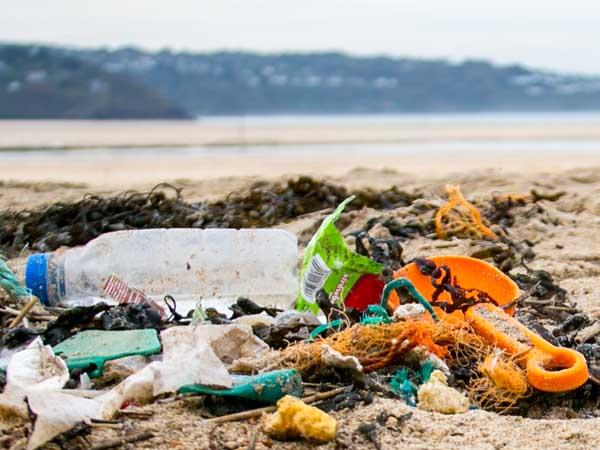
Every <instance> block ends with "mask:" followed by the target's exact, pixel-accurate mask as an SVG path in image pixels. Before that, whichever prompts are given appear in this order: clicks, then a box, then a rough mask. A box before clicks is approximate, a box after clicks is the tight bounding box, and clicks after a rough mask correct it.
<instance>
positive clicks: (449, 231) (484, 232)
mask: <svg viewBox="0 0 600 450" xmlns="http://www.w3.org/2000/svg"><path fill="white" fill-rule="evenodd" d="M446 194H447V195H448V202H447V203H446V204H445V205H443V206H442V207H441V208H440V209H439V210H438V211H437V213H436V214H435V231H436V234H437V236H438V238H440V239H447V238H449V237H450V236H458V237H470V238H474V239H482V238H484V237H485V238H488V239H498V236H497V235H496V233H494V232H493V231H492V230H491V229H490V228H489V227H488V226H486V225H485V224H484V223H483V220H482V218H481V214H480V212H479V210H478V209H477V208H475V206H473V205H472V204H471V203H469V202H468V201H467V200H465V198H464V197H463V195H462V193H461V192H460V187H459V186H454V185H450V184H449V185H447V186H446Z"/></svg>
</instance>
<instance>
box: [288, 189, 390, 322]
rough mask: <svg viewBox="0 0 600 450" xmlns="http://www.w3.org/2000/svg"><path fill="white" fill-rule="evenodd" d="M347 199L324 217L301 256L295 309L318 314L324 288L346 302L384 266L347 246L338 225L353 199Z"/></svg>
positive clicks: (334, 299)
mask: <svg viewBox="0 0 600 450" xmlns="http://www.w3.org/2000/svg"><path fill="white" fill-rule="evenodd" d="M354 198H355V197H354V196H352V197H349V198H347V199H346V200H344V201H343V202H342V203H341V204H340V205H339V206H338V207H337V208H336V210H335V211H334V212H333V213H332V214H330V215H329V216H328V217H326V218H325V220H323V223H322V224H321V226H320V227H319V229H318V230H317V232H316V233H315V235H314V236H313V237H312V239H311V240H310V242H309V243H308V245H307V246H306V249H305V250H304V257H303V259H302V267H301V270H300V280H301V282H300V295H299V297H298V300H297V302H296V309H298V310H300V311H312V312H313V313H315V314H317V313H318V312H319V307H318V305H317V303H316V294H317V292H318V291H319V290H321V289H323V290H324V291H325V292H327V295H328V296H329V299H330V300H331V301H332V303H334V304H337V305H343V304H344V301H345V299H346V297H347V296H348V294H349V293H350V291H351V290H352V288H353V287H354V285H355V284H356V282H357V281H358V280H359V279H360V278H361V277H362V276H363V275H365V274H374V275H379V274H380V273H381V271H382V270H383V265H382V264H379V263H378V262H375V261H373V260H372V259H370V258H367V257H366V256H362V255H359V254H358V253H355V252H353V251H352V250H351V249H349V248H348V246H347V245H346V242H345V241H344V237H343V236H342V233H340V231H339V230H338V229H337V228H336V226H335V222H336V221H337V220H338V219H339V217H340V215H341V214H342V212H343V211H344V208H345V207H346V206H347V205H348V203H350V202H351V201H352V200H354Z"/></svg>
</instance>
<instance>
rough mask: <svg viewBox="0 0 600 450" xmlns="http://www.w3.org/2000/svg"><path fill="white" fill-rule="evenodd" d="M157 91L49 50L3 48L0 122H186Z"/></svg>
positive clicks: (184, 114) (26, 47) (184, 115)
mask: <svg viewBox="0 0 600 450" xmlns="http://www.w3.org/2000/svg"><path fill="white" fill-rule="evenodd" d="M183 117H186V113H185V111H184V110H183V109H182V108H180V107H179V106H177V104H176V103H175V102H173V101H171V100H169V99H167V98H166V97H164V96H163V95H162V94H160V92H158V90H156V89H153V88H148V87H146V86H144V84H143V83H141V82H140V81H138V80H134V79H131V78H130V77H129V76H126V75H125V74H116V73H110V72H107V71H106V70H104V69H102V68H101V67H100V66H98V65H96V64H94V63H90V62H87V61H85V60H84V59H82V58H78V57H76V56H67V55H66V54H65V53H64V52H63V51H60V50H58V49H53V48H47V47H28V46H17V45H0V118H13V119H106V118H141V119H150V118H183Z"/></svg>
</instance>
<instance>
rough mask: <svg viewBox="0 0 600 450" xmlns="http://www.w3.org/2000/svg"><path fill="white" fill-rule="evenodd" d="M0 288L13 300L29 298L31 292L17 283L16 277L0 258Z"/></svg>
mask: <svg viewBox="0 0 600 450" xmlns="http://www.w3.org/2000/svg"><path fill="white" fill-rule="evenodd" d="M0 287H1V288H2V289H4V290H5V291H6V292H8V294H9V295H10V296H11V297H13V298H27V297H31V291H30V290H29V289H27V288H25V287H23V286H22V285H21V283H19V282H18V281H17V277H16V276H15V274H14V273H13V272H12V270H10V268H9V267H8V265H7V264H6V261H5V260H4V258H2V257H0Z"/></svg>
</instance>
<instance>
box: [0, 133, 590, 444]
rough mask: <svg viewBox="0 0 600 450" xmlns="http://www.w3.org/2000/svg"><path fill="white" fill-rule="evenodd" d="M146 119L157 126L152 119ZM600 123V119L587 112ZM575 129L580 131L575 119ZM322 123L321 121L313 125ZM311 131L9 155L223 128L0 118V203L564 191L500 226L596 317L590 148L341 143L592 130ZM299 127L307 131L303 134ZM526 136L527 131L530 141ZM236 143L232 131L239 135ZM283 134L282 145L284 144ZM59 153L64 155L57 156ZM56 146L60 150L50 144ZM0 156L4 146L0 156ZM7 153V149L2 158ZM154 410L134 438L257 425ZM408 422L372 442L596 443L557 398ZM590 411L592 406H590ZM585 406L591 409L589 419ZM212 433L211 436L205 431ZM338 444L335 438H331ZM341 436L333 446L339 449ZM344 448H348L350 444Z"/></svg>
mask: <svg viewBox="0 0 600 450" xmlns="http://www.w3.org/2000/svg"><path fill="white" fill-rule="evenodd" d="M155 125H156V126H155ZM599 125H600V123H599ZM584 128H585V129H584ZM320 131H323V130H320ZM314 132H315V128H314V127H313V128H307V127H297V128H294V130H290V129H288V128H285V127H284V128H281V129H279V128H277V127H274V128H270V129H268V130H265V129H263V128H261V127H260V126H256V127H255V128H250V127H249V128H246V130H245V133H246V134H245V136H246V139H248V142H249V141H256V142H259V141H263V142H264V141H270V140H271V141H273V142H275V141H277V142H278V143H281V142H282V141H283V140H285V139H288V140H289V142H286V143H287V144H290V145H289V146H286V145H283V146H271V147H264V146H263V147H258V146H252V145H249V146H248V147H247V149H246V151H245V152H240V151H238V150H235V151H231V149H229V150H228V147H218V148H217V147H215V148H212V149H210V150H202V151H201V152H200V153H199V154H194V150H189V152H188V153H186V152H181V151H179V150H178V151H175V152H174V153H172V154H170V153H169V151H168V150H167V149H162V150H152V152H151V153H148V152H146V153H144V154H143V155H144V156H143V157H140V156H139V155H136V153H135V152H136V151H138V150H136V149H130V150H115V149H113V150H110V151H100V153H97V154H96V155H97V156H96V157H94V153H93V152H94V151H95V150H73V151H68V152H64V151H63V150H58V149H56V150H49V151H46V152H44V153H40V152H35V151H31V152H25V153H22V154H19V155H15V154H14V153H12V152H11V151H9V150H8V149H9V148H11V147H27V148H31V149H33V148H37V146H39V145H41V143H46V145H45V147H48V145H47V143H48V142H53V143H54V144H55V146H57V147H69V146H73V147H77V148H79V147H88V146H91V147H103V146H119V147H127V146H132V145H133V146H138V145H142V144H143V145H145V146H150V147H151V146H162V145H174V144H175V143H177V144H178V145H184V144H185V145H190V146H192V145H199V144H202V145H207V144H215V143H223V142H226V141H227V139H228V138H227V136H229V135H230V134H231V133H233V131H232V129H230V128H227V127H223V126H216V125H215V126H212V127H208V128H206V127H203V126H199V125H197V124H193V125H192V124H189V123H184V124H169V123H158V124H152V125H146V126H141V125H140V124H135V123H125V124H123V123H103V124H100V125H94V126H93V127H90V126H89V125H88V124H86V123H78V124H66V123H36V124H34V125H33V126H32V125H31V124H24V123H17V122H15V123H0V146H2V147H4V148H5V152H0V158H4V159H3V160H2V164H1V165H0V179H1V180H4V181H2V189H0V208H2V209H14V210H18V209H23V208H39V207H43V206H45V205H48V204H50V203H53V202H57V201H63V200H64V201H72V200H76V199H79V198H81V196H82V195H83V194H84V193H86V192H93V193H100V194H111V193H116V192H119V191H121V190H124V189H148V188H150V187H151V186H152V185H153V184H155V183H157V182H160V181H167V182H171V183H173V184H174V185H176V186H178V187H182V188H183V195H184V196H185V198H186V199H188V200H201V199H208V198H210V199H214V198H223V197H225V196H226V195H227V194H228V193H229V192H231V191H234V190H243V189H245V188H246V187H248V186H249V185H250V184H251V183H252V182H254V181H256V180H258V179H271V180H273V179H281V178H283V177H285V176H290V175H294V174H310V175H313V176H316V177H326V178H327V179H328V180H330V181H333V182H335V183H339V184H341V185H344V186H347V187H350V188H353V187H375V188H385V187H390V186H394V185H397V186H399V187H401V188H402V189H404V190H411V189H419V190H421V191H423V192H425V193H426V195H427V196H429V197H430V198H440V196H441V195H442V192H443V186H444V185H445V184H446V183H449V182H450V183H455V184H460V185H461V187H462V190H463V192H464V193H465V195H466V196H468V197H470V198H472V197H477V196H489V195H490V194H491V193H492V192H506V193H509V192H529V191H530V190H531V189H539V190H542V191H547V192H556V191H565V192H566V195H565V196H564V197H563V198H561V199H560V200H559V201H557V202H553V203H550V202H543V206H544V208H545V211H546V214H547V216H548V217H550V218H551V219H552V220H549V221H541V220H540V219H539V218H536V217H534V218H527V217H520V218H518V219H517V222H516V224H515V226H514V227H513V228H512V231H511V232H512V233H513V234H514V235H518V236H519V237H520V239H530V240H531V241H532V242H534V243H535V251H536V254H537V257H536V259H535V262H534V264H533V267H534V268H536V269H544V270H547V271H549V272H550V273H551V274H552V275H553V276H554V277H555V279H556V280H557V281H559V282H560V285H561V286H562V287H564V288H565V289H567V291H568V293H569V295H570V298H571V299H572V300H573V301H574V302H575V303H576V304H577V306H578V307H580V308H582V309H583V310H584V311H586V312H588V313H590V314H592V315H598V314H600V294H599V293H598V290H597V280H598V277H599V276H600V243H599V242H598V239H597V235H598V231H599V230H600V202H599V201H598V192H599V191H600V152H591V151H585V152H579V153H577V152H575V153H571V152H569V150H568V149H567V148H565V149H564V151H562V152H560V151H553V152H544V151H534V150H531V149H529V150H527V151H520V150H519V149H518V148H515V149H514V150H512V151H509V152H504V153H502V152H492V153H477V152H473V151H464V152H460V151H454V152H448V151H440V152H435V151H431V152H420V153H419V152H414V153H405V154H394V153H393V152H390V151H387V150H386V151H383V150H382V149H381V148H379V150H375V151H373V152H371V153H368V154H366V153H365V152H362V151H356V152H351V151H350V152H345V151H344V149H343V146H340V145H338V144H340V143H342V142H343V141H344V140H345V139H348V140H351V141H353V142H354V143H356V141H357V140H358V141H360V140H361V139H365V141H364V142H373V140H372V139H373V136H375V135H376V136H378V137H379V139H381V140H388V141H387V142H400V141H402V140H407V139H425V138H429V139H433V140H435V139H439V140H440V142H441V141H447V140H448V139H452V138H454V137H457V138H458V137H459V138H460V139H461V140H464V139H467V140H475V141H477V140H478V139H483V138H485V139H502V138H503V137H506V138H510V139H516V138H518V139H529V138H531V139H533V140H535V141H536V142H537V141H540V140H541V141H543V140H544V139H546V138H547V139H549V140H552V139H557V138H560V139H572V140H574V141H577V139H599V138H600V127H596V128H595V127H590V126H588V125H586V126H585V127H582V128H579V127H577V126H566V125H565V126H563V127H551V128H548V127H543V126H533V127H532V126H526V127H519V126H510V127H508V126H505V125H502V126H497V125H496V126H494V125H485V126H482V127H476V126H475V127H466V128H462V126H461V127H459V128H456V127H454V128H453V127H451V126H443V127H442V126H439V127H434V128H431V129H421V128H420V127H412V128H411V127H407V128H405V129H400V130H399V129H397V128H396V127H391V126H390V127H387V128H386V127H385V126H382V127H372V126H371V127H366V128H359V129H352V128H351V127H348V128H345V129H340V128H333V129H327V132H323V133H318V134H317V135H314ZM311 136H313V137H312V138H311ZM534 138H535V139H534ZM310 139H313V141H312V143H313V145H316V144H317V143H319V144H322V143H324V142H328V143H329V144H332V145H333V144H334V143H335V144H336V145H335V146H333V147H330V151H324V150H323V148H322V147H319V148H318V150H317V149H316V148H312V149H311V146H300V145H299V144H300V143H301V142H304V141H310ZM238 144H239V142H238ZM292 144H293V145H292ZM53 152H59V155H61V156H63V157H56V154H54V155H53ZM60 152H64V153H60ZM3 153H4V156H3ZM11 155H12V156H11ZM376 214H377V212H376V211H372V210H364V211H357V212H355V213H352V214H351V215H350V219H351V220H350V225H348V228H346V230H345V231H346V232H348V231H350V230H351V228H352V223H354V224H358V223H364V221H365V220H366V219H367V218H369V217H371V216H373V215H376ZM321 219H322V215H318V214H317V215H312V216H309V217H307V218H302V219H299V220H295V221H292V222H290V223H286V224H283V225H281V227H283V228H285V229H288V230H290V231H293V232H295V233H296V234H297V235H298V236H299V237H301V238H302V239H306V238H307V236H310V234H311V233H312V232H314V229H315V224H316V223H318V222H319V221H320V220H321ZM471 250H472V248H471V244H470V243H469V242H467V241H465V240H461V239H455V240H452V241H449V242H446V241H435V240H433V241H432V240H428V239H425V238H417V239H414V240H411V241H410V242H408V243H407V245H406V247H405V249H404V256H405V258H406V259H410V258H412V257H416V256H420V257H427V256H431V255H434V254H440V253H446V254H468V253H469V252H470V251H471ZM145 408H146V409H149V410H153V411H154V415H153V417H152V418H150V419H148V420H145V421H143V422H136V424H137V426H143V427H144V428H145V429H150V430H152V431H154V432H155V433H156V434H157V437H156V438H154V439H153V440H151V441H148V442H146V443H140V444H137V445H136V448H165V449H166V448H192V447H193V448H213V447H212V445H213V444H212V443H211V442H218V443H219V445H220V447H219V448H227V449H232V450H233V449H241V448H247V447H248V443H249V440H250V437H251V436H252V435H253V434H254V433H257V431H256V430H258V429H259V428H260V427H259V422H257V421H254V422H252V421H251V422H248V423H231V424H226V425H223V426H220V427H219V428H218V429H217V430H216V431H215V430H214V429H212V428H211V427H208V426H206V425H204V423H203V422H202V421H201V420H202V419H200V418H199V417H198V412H197V411H198V409H197V405H196V404H195V403H194V402H183V403H178V404H176V405H175V404H172V405H170V404H165V405H153V406H146V407H145ZM409 410H410V408H409V407H408V406H406V405H404V404H403V403H400V402H396V401H392V400H386V399H379V400H376V401H375V403H373V404H372V405H371V406H369V407H366V408H361V407H359V408H356V409H354V410H352V411H350V412H347V411H345V412H344V411H343V412H337V413H334V416H335V417H336V418H337V419H338V420H339V423H340V438H339V439H338V441H336V442H333V443H330V444H327V445H324V446H322V447H320V448H323V449H334V448H336V449H337V448H359V447H360V448H369V447H368V445H372V444H368V443H367V442H366V441H364V440H363V439H362V438H360V439H359V440H358V441H356V439H357V438H356V434H353V433H355V430H356V428H357V426H358V425H359V424H360V423H363V422H365V421H371V420H375V418H376V417H377V416H378V415H379V414H380V413H381V412H382V411H383V412H386V413H388V414H396V415H402V414H404V413H406V412H408V411H409ZM413 412H414V415H413V417H412V418H411V419H410V421H409V422H408V424H407V425H400V424H398V423H396V422H395V419H389V420H388V422H387V423H386V425H385V426H384V427H383V428H381V429H380V431H379V439H380V443H381V448H382V449H393V448H403V449H415V450H416V449H425V448H427V449H446V448H462V449H513V448H514V449H550V448H561V449H581V448H594V447H596V446H597V444H598V442H600V419H599V418H597V417H596V418H589V419H584V418H579V417H578V416H577V415H573V413H572V411H570V410H568V409H567V408H560V407H554V408H553V409H552V410H548V411H539V417H543V419H539V418H536V417H528V418H523V417H514V416H508V417H507V416H499V415H497V414H494V413H489V412H484V411H481V410H478V411H470V412H468V413H466V414H461V415H455V416H443V415H440V414H436V413H429V412H424V411H420V410H418V409H416V410H413ZM597 415H598V414H597ZM597 415H596V416H597ZM116 433H117V432H116V431H114V430H103V431H99V432H97V433H95V434H94V437H93V441H94V442H100V441H102V440H103V439H108V438H112V437H114V436H115V435H116ZM257 436H258V438H257V441H256V442H257V444H256V447H255V448H256V449H261V450H264V449H267V448H273V449H309V448H313V447H312V445H311V444H306V443H298V442H295V443H294V442H290V443H278V442H277V443H276V442H274V441H272V440H270V439H269V438H267V437H266V436H265V435H263V434H262V433H261V432H258V435H257ZM215 440H216V441H215ZM344 442H345V444H344ZM344 445H346V447H344ZM355 446H356V447H355Z"/></svg>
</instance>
